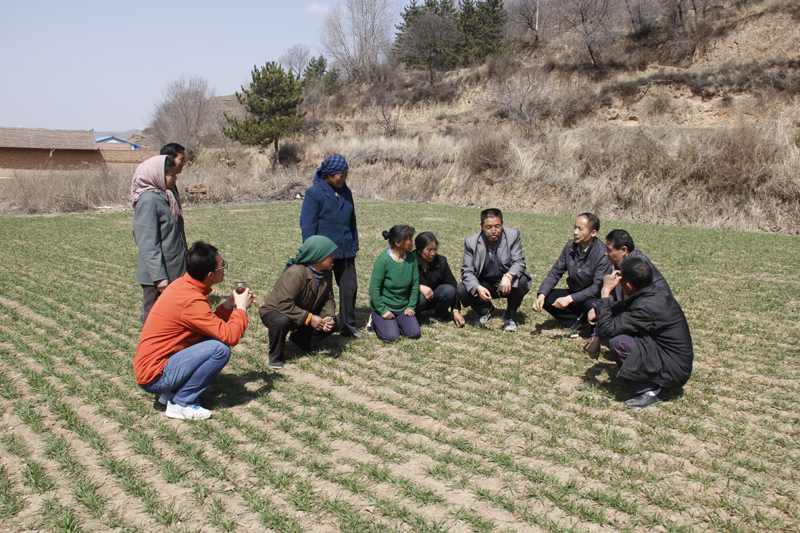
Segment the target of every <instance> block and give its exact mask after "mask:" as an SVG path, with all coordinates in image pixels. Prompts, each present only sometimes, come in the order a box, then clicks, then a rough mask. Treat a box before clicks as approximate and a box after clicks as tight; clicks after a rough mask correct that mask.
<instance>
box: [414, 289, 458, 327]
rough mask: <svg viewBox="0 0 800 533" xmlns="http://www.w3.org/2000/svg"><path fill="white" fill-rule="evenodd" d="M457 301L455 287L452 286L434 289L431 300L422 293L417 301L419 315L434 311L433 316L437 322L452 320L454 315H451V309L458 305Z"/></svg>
mask: <svg viewBox="0 0 800 533" xmlns="http://www.w3.org/2000/svg"><path fill="white" fill-rule="evenodd" d="M456 301H457V300H456V288H455V287H453V286H452V285H439V286H438V287H436V288H435V289H433V297H432V298H431V299H430V300H428V299H426V298H425V297H424V296H423V295H422V293H420V295H419V300H418V301H417V313H421V312H422V311H427V310H428V309H433V310H434V315H433V316H435V317H436V319H437V320H451V319H452V318H453V315H451V314H450V308H451V307H453V306H454V305H456Z"/></svg>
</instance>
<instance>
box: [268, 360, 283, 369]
mask: <svg viewBox="0 0 800 533" xmlns="http://www.w3.org/2000/svg"><path fill="white" fill-rule="evenodd" d="M269 367H270V368H283V361H270V362H269Z"/></svg>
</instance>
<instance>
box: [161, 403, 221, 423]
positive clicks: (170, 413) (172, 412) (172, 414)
mask: <svg viewBox="0 0 800 533" xmlns="http://www.w3.org/2000/svg"><path fill="white" fill-rule="evenodd" d="M165 414H166V415H167V418H177V419H178V420H205V419H206V418H210V417H211V411H209V410H208V409H204V408H202V407H200V404H199V403H196V404H193V405H187V406H186V407H181V406H180V405H178V404H176V403H172V400H170V401H169V403H168V404H167V410H166V412H165Z"/></svg>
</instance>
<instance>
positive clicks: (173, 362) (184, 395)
mask: <svg viewBox="0 0 800 533" xmlns="http://www.w3.org/2000/svg"><path fill="white" fill-rule="evenodd" d="M230 358H231V349H230V347H228V345H226V344H223V343H221V342H220V341H218V340H216V339H211V338H209V337H203V338H202V339H200V342H198V343H197V344H195V345H193V346H189V347H188V348H186V349H184V350H181V351H180V352H176V353H174V354H172V356H170V358H169V361H167V364H166V366H165V367H164V370H163V371H162V372H161V375H160V376H159V377H158V379H157V380H156V381H154V382H152V383H150V384H148V385H147V386H144V385H142V388H143V389H144V390H145V392H149V393H150V394H163V393H165V392H174V393H175V397H174V398H173V399H172V403H176V404H178V405H180V406H181V407H186V406H189V405H194V404H196V403H198V399H199V398H200V395H201V394H203V392H204V391H205V390H206V389H207V388H208V386H209V385H211V383H213V382H214V380H215V379H217V376H218V375H219V373H220V372H221V371H222V369H223V368H224V367H225V365H226V364H228V360H229V359H230Z"/></svg>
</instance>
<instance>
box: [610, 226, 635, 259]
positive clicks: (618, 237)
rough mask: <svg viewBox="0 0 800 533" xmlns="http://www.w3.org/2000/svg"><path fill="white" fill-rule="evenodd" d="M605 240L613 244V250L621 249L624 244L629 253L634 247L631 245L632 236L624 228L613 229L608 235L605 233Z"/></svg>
mask: <svg viewBox="0 0 800 533" xmlns="http://www.w3.org/2000/svg"><path fill="white" fill-rule="evenodd" d="M606 242H607V243H608V242H610V243H611V244H613V245H614V249H615V250H622V247H623V246H624V247H625V248H627V249H628V253H631V252H632V251H634V250H635V249H636V247H635V246H634V245H633V237H631V234H630V233H628V232H627V231H625V230H624V229H615V230H611V231H610V232H608V235H606Z"/></svg>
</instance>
